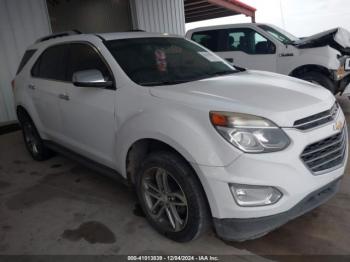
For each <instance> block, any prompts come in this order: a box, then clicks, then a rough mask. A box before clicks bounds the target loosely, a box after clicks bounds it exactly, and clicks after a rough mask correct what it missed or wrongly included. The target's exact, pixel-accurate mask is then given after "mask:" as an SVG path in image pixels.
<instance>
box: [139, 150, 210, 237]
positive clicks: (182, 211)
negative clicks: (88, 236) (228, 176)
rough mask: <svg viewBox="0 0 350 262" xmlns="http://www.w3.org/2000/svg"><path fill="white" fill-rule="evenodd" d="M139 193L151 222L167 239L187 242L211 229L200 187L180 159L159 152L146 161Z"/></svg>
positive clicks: (189, 169) (140, 180)
mask: <svg viewBox="0 0 350 262" xmlns="http://www.w3.org/2000/svg"><path fill="white" fill-rule="evenodd" d="M136 190H137V194H138V198H139V200H140V204H141V206H142V209H143V211H144V212H145V214H146V217H147V219H148V221H149V222H150V224H151V225H152V226H153V227H154V228H155V229H156V230H157V231H158V232H160V233H161V234H163V235H165V236H167V237H168V238H170V239H172V240H175V241H179V242H186V241H190V240H192V239H194V238H196V237H198V236H199V235H200V234H201V233H203V232H205V230H206V229H207V228H208V224H209V221H210V220H209V213H208V207H207V203H206V199H205V196H204V193H203V190H202V188H201V185H200V183H199V181H198V179H197V177H196V176H195V174H194V172H193V171H192V169H191V168H190V167H189V165H188V164H187V163H186V161H184V160H183V159H182V158H180V157H179V156H178V155H176V154H173V153H169V152H158V153H153V154H151V155H150V156H149V157H147V159H146V160H145V161H144V163H143V165H142V167H141V170H140V172H139V174H138V177H137V185H136Z"/></svg>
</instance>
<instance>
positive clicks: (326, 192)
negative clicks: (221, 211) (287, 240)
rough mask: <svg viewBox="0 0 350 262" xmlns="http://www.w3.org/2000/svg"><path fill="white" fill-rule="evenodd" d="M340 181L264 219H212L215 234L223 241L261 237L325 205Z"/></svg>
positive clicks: (337, 180) (334, 192)
mask: <svg viewBox="0 0 350 262" xmlns="http://www.w3.org/2000/svg"><path fill="white" fill-rule="evenodd" d="M339 186H340V179H336V180H335V181H333V182H331V183H329V184H327V185H326V186H324V187H322V188H320V189H318V190H316V191H314V192H312V193H311V194H309V195H308V196H306V197H305V198H304V199H303V200H302V201H300V202H299V203H298V204H297V205H296V206H294V207H293V208H291V209H290V210H288V211H286V212H283V213H280V214H276V215H272V216H266V217H259V218H246V219H235V218H228V219H218V218H214V226H215V229H216V232H217V234H218V235H219V237H221V238H222V239H224V240H229V241H244V240H249V239H254V238H258V237H261V236H263V235H265V234H267V233H268V232H270V231H272V230H274V229H276V228H278V227H280V226H282V225H283V224H285V223H287V222H288V221H290V220H292V219H294V218H296V217H298V216H301V215H303V214H305V213H307V212H309V211H311V210H312V209H314V208H316V207H318V206H319V205H321V204H323V203H325V202H326V201H327V200H329V199H330V198H331V197H332V196H334V195H335V194H336V192H337V191H338V190H339Z"/></svg>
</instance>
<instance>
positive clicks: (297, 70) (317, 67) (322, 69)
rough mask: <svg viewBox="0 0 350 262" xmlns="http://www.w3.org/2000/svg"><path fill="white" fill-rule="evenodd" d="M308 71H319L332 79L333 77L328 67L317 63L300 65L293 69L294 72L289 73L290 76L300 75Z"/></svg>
mask: <svg viewBox="0 0 350 262" xmlns="http://www.w3.org/2000/svg"><path fill="white" fill-rule="evenodd" d="M308 72H319V73H321V74H324V75H326V76H328V77H330V78H331V79H332V78H333V76H332V73H331V71H330V70H329V69H328V68H326V67H324V66H321V65H315V64H306V65H301V66H298V67H297V68H295V69H293V71H292V72H290V73H289V76H293V77H300V76H302V75H303V74H305V73H308Z"/></svg>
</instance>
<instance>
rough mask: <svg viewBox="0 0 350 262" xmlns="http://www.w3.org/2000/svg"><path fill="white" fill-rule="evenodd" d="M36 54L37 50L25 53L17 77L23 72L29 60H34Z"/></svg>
mask: <svg viewBox="0 0 350 262" xmlns="http://www.w3.org/2000/svg"><path fill="white" fill-rule="evenodd" d="M35 52H36V49H29V50H27V51H26V52H25V53H24V55H23V57H22V59H21V62H20V63H19V66H18V69H17V72H16V75H18V74H19V73H20V72H21V71H22V69H23V67H24V66H25V65H26V64H27V63H28V61H29V59H30V58H32V56H33V55H34V53H35Z"/></svg>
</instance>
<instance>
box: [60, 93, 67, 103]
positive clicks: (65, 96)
mask: <svg viewBox="0 0 350 262" xmlns="http://www.w3.org/2000/svg"><path fill="white" fill-rule="evenodd" d="M58 97H59V98H60V99H63V100H66V101H68V100H69V95H67V94H59V95H58Z"/></svg>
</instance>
